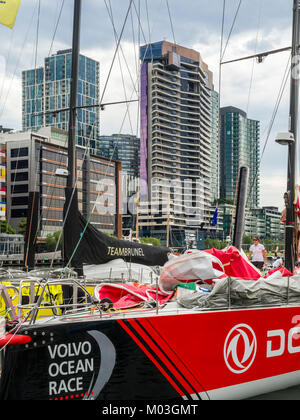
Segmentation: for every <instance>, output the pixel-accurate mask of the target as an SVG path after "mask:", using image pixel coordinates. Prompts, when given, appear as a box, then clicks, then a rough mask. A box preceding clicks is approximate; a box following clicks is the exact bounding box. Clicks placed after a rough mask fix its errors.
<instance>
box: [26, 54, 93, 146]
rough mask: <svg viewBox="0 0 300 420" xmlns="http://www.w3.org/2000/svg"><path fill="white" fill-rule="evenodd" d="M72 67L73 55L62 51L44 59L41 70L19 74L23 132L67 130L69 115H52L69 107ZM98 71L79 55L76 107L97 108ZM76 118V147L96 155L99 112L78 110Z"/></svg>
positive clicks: (89, 60) (89, 61)
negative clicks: (88, 149)
mask: <svg viewBox="0 0 300 420" xmlns="http://www.w3.org/2000/svg"><path fill="white" fill-rule="evenodd" d="M71 66H72V51H71V50H63V51H58V52H57V53H56V54H54V55H52V56H51V57H47V58H45V62H44V67H40V68H37V69H32V70H26V71H23V72H22V95H23V110H22V111H23V112H22V115H23V117H22V119H23V121H22V122H23V130H24V131H26V130H29V129H32V130H38V129H40V128H41V127H45V126H53V127H56V128H59V129H62V130H68V128H69V127H68V124H69V112H68V111H65V112H59V113H55V111H57V110H60V109H65V108H68V107H69V104H70V78H71ZM99 68H100V64H99V63H98V62H97V61H95V60H92V59H90V58H88V57H85V56H83V55H80V58H79V81H78V96H77V105H78V106H86V105H94V104H99V86H100V85H99V83H100V82H99V70H100V69H99ZM52 111H53V112H52ZM77 118H78V124H77V130H76V142H77V144H78V145H80V146H86V145H88V144H90V148H91V150H92V152H93V153H97V152H98V149H99V148H98V142H97V140H98V137H99V109H98V108H87V109H78V111H77Z"/></svg>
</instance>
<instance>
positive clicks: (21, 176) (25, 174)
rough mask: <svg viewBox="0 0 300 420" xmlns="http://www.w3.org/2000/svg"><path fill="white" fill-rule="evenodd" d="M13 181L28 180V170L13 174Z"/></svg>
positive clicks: (11, 177)
mask: <svg viewBox="0 0 300 420" xmlns="http://www.w3.org/2000/svg"><path fill="white" fill-rule="evenodd" d="M10 179H11V182H18V181H28V172H19V173H14V174H11V176H10Z"/></svg>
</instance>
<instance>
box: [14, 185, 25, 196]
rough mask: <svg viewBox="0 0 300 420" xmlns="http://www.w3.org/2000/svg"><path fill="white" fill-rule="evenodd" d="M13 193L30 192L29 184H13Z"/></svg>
mask: <svg viewBox="0 0 300 420" xmlns="http://www.w3.org/2000/svg"><path fill="white" fill-rule="evenodd" d="M11 193H12V194H24V193H28V184H19V185H12V186H11Z"/></svg>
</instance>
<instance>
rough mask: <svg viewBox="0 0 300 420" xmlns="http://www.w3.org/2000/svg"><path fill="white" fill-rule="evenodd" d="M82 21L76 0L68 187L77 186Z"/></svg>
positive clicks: (78, 0) (79, 1) (78, 3)
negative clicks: (78, 92) (77, 113)
mask: <svg viewBox="0 0 300 420" xmlns="http://www.w3.org/2000/svg"><path fill="white" fill-rule="evenodd" d="M80 22H81V0H74V20H73V46H72V73H71V92H70V118H69V143H68V171H69V175H68V181H67V186H68V188H73V187H75V179H76V144H75V136H76V107H77V87H78V71H79V50H80Z"/></svg>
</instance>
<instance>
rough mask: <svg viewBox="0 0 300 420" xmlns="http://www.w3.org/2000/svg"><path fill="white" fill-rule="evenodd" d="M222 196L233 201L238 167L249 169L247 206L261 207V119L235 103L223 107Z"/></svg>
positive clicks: (221, 147) (221, 148) (221, 112)
mask: <svg viewBox="0 0 300 420" xmlns="http://www.w3.org/2000/svg"><path fill="white" fill-rule="evenodd" d="M220 115H221V144H220V154H221V159H220V197H221V198H225V199H227V200H231V201H234V199H235V192H236V185H237V181H238V174H239V167H240V166H242V165H246V166H248V168H249V184H248V200H247V207H249V208H257V207H259V199H260V189H259V182H260V172H259V158H260V156H259V153H260V122H259V121H256V120H251V119H249V118H247V114H246V113H245V112H244V111H242V110H241V109H238V108H235V107H233V106H229V107H224V108H221V110H220Z"/></svg>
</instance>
